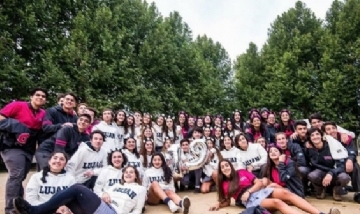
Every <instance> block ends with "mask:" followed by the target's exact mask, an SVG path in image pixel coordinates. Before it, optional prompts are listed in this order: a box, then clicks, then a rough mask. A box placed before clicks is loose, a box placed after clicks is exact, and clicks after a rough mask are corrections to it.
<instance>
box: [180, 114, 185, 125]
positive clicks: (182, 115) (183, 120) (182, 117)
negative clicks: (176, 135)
mask: <svg viewBox="0 0 360 214" xmlns="http://www.w3.org/2000/svg"><path fill="white" fill-rule="evenodd" d="M185 119H186V117H185V115H184V114H180V115H179V123H180V124H184V123H185Z"/></svg>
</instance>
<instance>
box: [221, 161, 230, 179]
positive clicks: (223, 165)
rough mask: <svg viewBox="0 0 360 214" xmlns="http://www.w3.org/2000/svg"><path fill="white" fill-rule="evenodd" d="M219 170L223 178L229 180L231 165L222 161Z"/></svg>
mask: <svg viewBox="0 0 360 214" xmlns="http://www.w3.org/2000/svg"><path fill="white" fill-rule="evenodd" d="M220 170H221V172H222V173H223V174H224V176H225V177H227V178H229V177H230V175H231V165H230V164H229V163H228V162H226V161H222V162H220Z"/></svg>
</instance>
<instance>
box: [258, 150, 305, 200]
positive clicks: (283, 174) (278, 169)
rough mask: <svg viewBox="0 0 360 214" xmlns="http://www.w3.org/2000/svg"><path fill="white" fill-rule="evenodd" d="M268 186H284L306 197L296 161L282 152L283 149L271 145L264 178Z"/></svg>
mask: <svg viewBox="0 0 360 214" xmlns="http://www.w3.org/2000/svg"><path fill="white" fill-rule="evenodd" d="M263 183H265V185H266V186H268V187H284V188H287V189H288V190H289V191H290V192H292V193H295V194H296V195H298V196H300V197H301V198H304V197H305V193H304V186H303V184H302V180H301V178H300V172H299V170H298V169H297V166H296V163H295V162H294V161H292V160H291V159H290V158H288V157H286V155H285V154H284V153H283V152H282V149H280V148H278V147H276V146H271V147H270V148H269V155H268V161H267V165H266V168H265V175H264V179H263Z"/></svg>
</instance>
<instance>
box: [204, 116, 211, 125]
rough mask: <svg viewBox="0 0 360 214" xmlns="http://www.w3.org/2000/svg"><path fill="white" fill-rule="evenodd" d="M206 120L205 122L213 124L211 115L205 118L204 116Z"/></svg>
mask: <svg viewBox="0 0 360 214" xmlns="http://www.w3.org/2000/svg"><path fill="white" fill-rule="evenodd" d="M204 122H205V124H211V117H210V116H209V115H207V116H206V117H205V118H204Z"/></svg>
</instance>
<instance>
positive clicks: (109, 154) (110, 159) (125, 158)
mask: <svg viewBox="0 0 360 214" xmlns="http://www.w3.org/2000/svg"><path fill="white" fill-rule="evenodd" d="M115 152H119V153H120V154H121V156H122V159H123V162H122V164H121V168H124V167H125V166H126V164H127V162H128V158H127V157H126V155H125V154H124V153H123V152H122V151H121V149H115V150H111V151H110V152H109V153H108V156H107V162H108V165H110V166H114V164H113V162H112V156H113V154H114V153H115Z"/></svg>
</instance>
